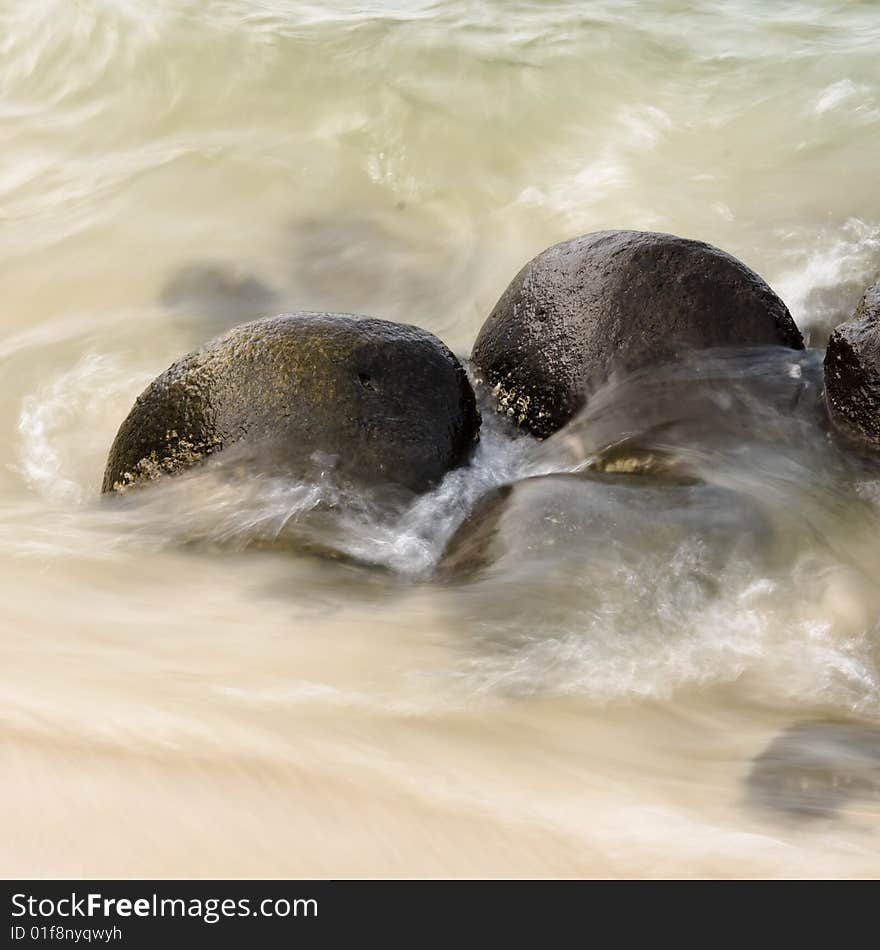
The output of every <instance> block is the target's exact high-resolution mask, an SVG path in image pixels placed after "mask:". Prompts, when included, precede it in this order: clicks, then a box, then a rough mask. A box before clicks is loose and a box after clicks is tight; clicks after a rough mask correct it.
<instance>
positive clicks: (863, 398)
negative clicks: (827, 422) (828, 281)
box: [825, 281, 880, 449]
mask: <svg viewBox="0 0 880 950" xmlns="http://www.w3.org/2000/svg"><path fill="white" fill-rule="evenodd" d="M825 398H826V402H827V404H828V410H829V413H830V415H831V418H832V420H833V421H834V423H835V424H836V425H837V427H838V428H839V429H841V430H842V431H843V432H844V433H846V434H847V435H849V436H851V437H853V438H855V439H857V440H858V441H860V442H863V443H865V444H866V445H867V446H869V447H870V448H874V449H880V281H878V282H877V283H876V284H874V285H872V286H871V287H869V288H868V290H867V291H866V292H865V295H864V297H863V298H862V301H861V303H860V304H859V306H858V307H857V308H856V311H855V313H854V314H853V317H852V319H851V320H850V321H849V322H847V323H844V324H841V325H840V326H839V327H837V329H836V330H834V332H833V333H832V334H831V338H830V339H829V341H828V349H827V350H826V351H825Z"/></svg>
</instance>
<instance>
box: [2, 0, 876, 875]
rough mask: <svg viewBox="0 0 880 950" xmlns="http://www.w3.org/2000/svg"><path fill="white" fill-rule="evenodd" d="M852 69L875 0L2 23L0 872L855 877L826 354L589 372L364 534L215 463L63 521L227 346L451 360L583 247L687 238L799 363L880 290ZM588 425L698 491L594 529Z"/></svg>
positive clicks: (864, 730) (861, 495) (869, 765)
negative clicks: (519, 279) (296, 329)
mask: <svg viewBox="0 0 880 950" xmlns="http://www.w3.org/2000/svg"><path fill="white" fill-rule="evenodd" d="M878 44H880V9H878V6H877V4H876V3H875V2H873V0H866V2H860V3H856V2H849V3H848V2H820V0H803V2H787V3H784V4H773V5H767V4H763V3H757V2H755V0H730V2H725V3H721V4H719V3H716V2H712V3H709V2H696V3H694V2H690V3H681V2H677V0H642V2H638V3H636V2H622V0H614V2H612V0H607V2H597V3H591V4H589V5H585V4H582V3H575V2H555V3H551V2H536V0H532V2H522V3H520V2H517V3H507V2H505V3H501V2H491V3H469V2H463V0H438V2H432V3H428V2H420V0H410V2H404V0H399V2H375V3H369V4H365V3H358V4H355V3H341V2H335V3H329V4H317V3H314V4H312V3H306V2H302V0H223V2H216V3H212V4H203V3H198V2H196V0H153V2H149V3H148V2H146V0H81V2H79V3H76V4H71V3H69V2H62V0H30V2H28V3H26V4H23V3H17V2H13V0H0V146H2V148H0V155H2V158H0V275H2V287H3V306H2V308H0V361H2V372H0V386H2V395H3V398H2V401H0V425H2V428H3V434H4V440H3V441H4V444H5V446H6V451H5V459H4V461H5V465H3V466H2V467H0V558H2V564H0V578H2V584H3V602H4V605H5V610H4V612H3V615H2V618H0V695H2V702H0V737H2V744H3V763H4V783H3V790H2V792H0V812H2V814H3V815H4V818H3V824H4V827H3V834H2V835H0V872H2V873H3V874H5V875H16V876H18V875H52V876H61V875H84V874H92V875H101V876H128V875H138V876H176V877H179V876H191V875H214V876H224V875H229V876H245V875H256V876H272V875H287V874H290V875H304V876H308V875H318V876H325V875H326V876H331V875H332V876H336V877H342V876H348V875H370V876H387V875H392V876H399V875H407V876H409V875H425V874H440V875H483V874H492V875H503V876H521V875H649V876H654V875H720V876H744V875H792V876H801V875H808V876H815V875H834V876H836V875H841V876H847V875H871V876H876V875H877V873H878V870H880V837H878V832H880V800H878V789H880V778H878V757H877V754H876V751H875V750H876V742H875V739H874V738H873V737H875V736H876V733H875V732H874V730H876V729H880V629H878V617H880V554H878V550H880V549H878V545H877V537H878V532H880V524H878V520H880V509H878V506H880V466H878V465H877V464H876V463H874V462H872V461H871V460H866V459H863V458H860V457H858V456H857V455H855V454H853V453H852V452H851V451H849V450H848V449H847V448H846V447H845V446H842V445H840V444H839V443H838V442H837V441H836V440H835V439H834V438H833V437H831V436H830V434H829V433H828V431H827V428H826V424H825V420H824V415H823V412H822V404H821V385H820V366H821V351H816V350H813V351H808V352H807V353H805V354H802V355H798V354H795V355H792V354H790V353H782V352H777V351H775V350H768V351H765V352H763V353H755V352H753V351H742V352H732V353H723V354H709V355H703V356H701V357H695V358H694V359H693V360H691V361H688V362H686V363H683V364H680V365H677V366H671V367H664V368H662V369H659V370H657V371H656V372H651V373H643V374H637V375H635V376H633V377H630V378H628V379H613V380H611V381H609V383H608V385H607V386H606V387H605V388H604V389H603V390H602V391H601V392H600V393H599V394H597V396H596V398H595V399H594V400H593V401H592V402H591V404H590V405H589V406H588V407H587V409H586V410H585V412H584V413H583V414H582V416H581V417H580V418H578V419H576V420H575V421H574V422H573V423H572V424H571V426H570V427H569V428H568V429H566V430H565V431H564V432H562V433H559V434H558V435H557V436H555V437H553V438H551V439H549V440H547V441H546V442H544V443H541V444H538V443H535V442H533V441H532V440H531V439H529V438H526V437H521V438H514V437H512V434H511V433H510V432H508V431H507V430H506V429H505V427H504V425H503V424H501V423H500V422H497V421H495V420H492V418H491V417H490V416H489V415H488V414H486V425H485V426H484V433H483V439H482V443H481V446H480V448H479V450H478V453H477V455H476V457H475V459H474V462H473V464H472V465H471V466H470V467H469V468H467V469H465V470H461V471H458V472H455V473H453V474H452V475H450V476H449V478H448V479H447V480H446V481H445V482H444V483H443V485H441V486H440V487H439V488H438V489H437V490H436V491H435V492H433V493H432V494H430V495H428V496H426V497H424V498H422V499H420V500H419V501H417V502H415V503H413V504H412V505H409V506H405V507H403V508H396V509H394V510H391V511H389V510H378V509H377V508H376V507H375V506H374V505H373V503H372V501H371V500H370V499H368V498H365V497H352V496H351V495H350V494H348V495H342V496H340V494H339V491H338V489H336V488H334V487H333V486H332V485H305V484H297V483H292V482H289V481H284V480H281V479H274V480H273V479H259V480H249V481H247V482H245V483H242V482H241V481H240V480H238V481H237V480H235V479H230V478H229V477H227V476H228V473H227V472H226V471H225V470H224V467H223V466H222V465H218V466H215V467H213V468H209V469H206V470H204V471H201V472H195V473H192V474H191V475H188V476H186V477H183V478H181V479H179V480H178V481H175V482H168V483H166V484H164V485H159V486H157V487H156V488H155V489H153V490H151V491H148V492H144V493H143V494H142V495H141V496H140V497H129V498H127V499H124V500H123V503H122V504H116V505H113V504H111V505H107V504H101V503H99V498H98V492H99V488H100V483H101V477H102V473H103V466H104V461H105V458H106V452H107V449H108V447H109V445H110V442H111V441H112V438H113V435H114V433H115V431H116V428H117V426H118V425H119V423H120V422H121V420H122V419H123V417H124V416H125V414H126V413H127V411H128V409H129V407H130V406H131V403H132V402H133V400H134V398H135V396H136V395H137V394H138V393H139V392H140V391H141V390H142V389H143V387H144V385H145V384H146V383H147V382H148V381H149V380H150V379H151V378H153V377H154V376H155V375H156V374H157V373H158V372H160V371H161V370H163V369H164V368H165V367H166V366H167V365H168V364H169V363H170V362H172V361H173V360H174V359H176V358H177V357H178V356H179V355H181V354H182V353H184V352H186V351H187V350H189V349H191V348H192V347H193V346H195V345H197V344H198V343H200V342H201V341H203V340H205V339H207V338H208V337H210V336H212V335H214V334H215V333H217V332H219V331H221V330H222V329H224V328H225V327H228V326H230V325H232V324H235V323H237V322H240V321H242V320H244V319H250V318H252V317H255V316H257V315H259V314H262V313H269V312H275V311H280V310H284V309H291V310H292V309H316V310H317V309H328V310H351V311H356V312H366V313H371V314H374V315H377V316H384V317H388V318H391V319H399V320H405V321H408V322H412V323H416V324H418V325H420V326H424V327H426V328H428V329H430V330H432V331H434V332H435V333H437V334H438V335H440V336H441V337H443V338H444V339H445V340H446V341H447V342H448V343H449V344H450V346H452V347H453V349H455V350H456V351H457V352H459V353H460V354H462V355H467V353H468V352H469V350H470V346H471V344H472V342H473V339H474V337H475V335H476V332H477V330H478V328H479V326H480V324H481V322H482V320H483V319H484V318H485V316H486V314H487V313H488V312H489V310H490V309H491V307H492V305H493V303H494V301H495V300H496V299H497V297H498V295H499V294H500V292H501V291H502V290H503V288H504V286H505V285H506V283H507V282H508V280H509V279H510V278H511V277H512V276H513V274H514V273H515V272H516V270H517V269H518V268H519V267H520V266H521V264H522V263H523V262H524V261H525V260H527V259H528V258H529V257H530V256H532V255H533V254H535V253H537V252H538V251H540V250H541V249H542V248H543V247H545V246H546V245H548V244H550V243H552V242H554V241H557V240H562V239H564V238H567V237H570V236H573V235H575V234H578V233H581V232H585V231H590V230H596V229H600V228H611V227H629V228H654V229H662V230H668V231H672V232H674V233H678V234H682V235H686V236H689V237H695V238H700V239H703V240H708V241H711V242H713V243H715V244H718V245H720V246H722V247H724V248H725V249H727V250H729V251H730V252H732V253H733V254H735V255H737V256H738V257H740V258H742V259H743V260H744V261H745V262H746V263H748V264H750V265H751V266H753V267H755V268H756V269H757V270H758V271H759V272H760V273H761V274H762V275H763V276H764V277H765V278H766V279H767V280H768V281H769V282H770V283H771V285H772V286H773V287H774V288H775V289H776V290H777V291H778V292H779V293H780V294H781V295H782V296H783V298H784V299H785V301H786V302H787V303H788V305H789V307H790V309H791V310H792V313H793V315H794V316H795V319H796V320H797V322H798V324H799V325H800V327H801V328H802V330H803V331H804V332H805V335H807V336H808V338H809V341H810V343H811V344H812V345H813V346H814V347H821V346H823V345H824V342H825V340H826V339H827V334H828V332H829V330H830V329H831V328H832V327H833V326H834V325H835V324H836V323H837V322H839V321H841V320H842V319H845V318H846V317H847V316H848V315H849V313H850V312H851V311H852V308H853V306H854V305H855V303H856V301H857V299H858V297H859V295H860V293H861V291H862V289H863V288H864V286H865V285H866V284H867V283H868V282H869V280H870V279H871V278H872V277H873V276H874V274H876V272H877V270H878V269H880V193H878V191H877V188H876V169H877V165H878V158H880V154H878V132H880V59H878V57H877V49H878ZM682 393H684V394H686V398H681V394H682ZM621 439H629V440H631V442H632V443H633V444H638V445H640V446H641V447H643V448H646V449H648V450H650V451H652V452H659V453H665V455H667V456H669V457H672V458H674V459H675V460H676V464H680V465H682V466H683V467H684V468H685V469H687V471H688V473H689V474H690V475H692V476H694V477H697V478H699V479H700V480H701V481H702V482H704V483H705V484H706V485H708V486H709V489H707V491H709V490H710V489H711V491H710V494H709V495H708V496H706V497H712V498H714V497H718V498H719V502H718V505H717V506H716V507H713V506H712V505H704V506H703V507H700V505H699V504H698V505H696V508H694V507H693V506H691V507H688V506H689V504H690V503H689V502H688V503H685V502H683V501H682V498H684V497H685V495H683V494H682V490H679V491H678V492H677V493H673V495H674V497H675V498H676V499H677V500H676V501H675V502H674V503H673V502H670V498H671V497H673V496H671V495H670V494H669V492H668V491H665V490H664V489H663V487H662V486H658V485H657V484H656V482H655V481H652V480H651V479H650V478H645V479H644V480H643V481H641V482H638V483H637V484H638V485H639V486H640V487H641V488H643V492H642V493H641V494H639V495H638V497H637V499H636V500H634V501H626V502H622V501H620V500H619V498H620V497H626V498H627V499H630V498H632V497H633V496H632V494H631V489H630V488H629V482H626V487H625V488H624V489H621V488H619V483H620V480H621V479H624V478H627V477H628V478H632V479H640V478H642V477H643V476H640V475H631V476H624V475H617V476H614V475H608V474H602V473H598V474H597V473H595V472H594V471H593V469H595V467H596V465H597V460H599V459H600V457H601V453H602V450H604V449H606V448H607V447H608V446H609V445H614V444H615V443H618V442H619V441H620V440H621ZM566 474H567V475H568V478H569V481H565V480H563V481H562V482H560V481H559V478H561V477H562V476H563V475H566ZM549 475H553V476H554V478H555V479H556V480H555V481H554V479H553V478H550V479H549V480H545V481H544V482H540V481H537V479H539V478H540V477H541V476H549ZM526 477H534V478H536V481H534V482H530V483H529V488H528V489H527V492H530V493H531V494H527V493H526V490H523V494H522V495H521V496H520V497H521V499H523V500H521V501H520V502H519V504H520V506H521V507H520V508H518V509H513V515H508V517H507V520H503V521H502V522H501V524H500V528H499V531H498V533H497V534H496V536H495V540H494V542H493V544H495V545H496V547H495V548H494V549H493V557H492V558H491V559H490V563H488V564H487V565H485V566H484V567H483V568H482V569H481V570H480V571H479V572H477V573H475V574H473V573H472V574H468V575H467V576H464V577H462V576H455V575H454V574H453V575H452V576H450V575H449V574H443V573H442V572H441V576H437V574H436V568H437V565H438V559H439V558H440V555H441V552H442V549H443V547H444V544H445V543H446V541H447V540H448V539H449V538H450V537H451V536H452V535H453V533H454V532H455V531H456V530H457V529H458V527H459V525H460V524H461V522H462V521H463V520H464V519H465V518H466V517H467V516H468V515H469V513H470V512H471V511H472V510H473V509H474V507H475V506H477V507H478V506H479V505H480V504H481V502H480V499H481V498H483V497H484V496H486V494H487V493H490V492H492V491H493V490H494V489H496V487H497V486H499V485H504V484H507V483H510V482H511V481H514V480H517V479H523V478H526ZM578 479H580V480H578ZM591 479H592V481H591ZM603 479H605V480H604V481H603ZM596 484H598V485H599V486H600V488H596ZM548 485H549V486H550V487H549V488H547V486H548ZM560 485H563V486H567V487H565V488H564V489H562V488H560ZM545 489H546V490H545ZM600 489H601V490H600ZM606 489H607V490H606ZM621 491H624V492H630V494H626V495H625V496H620V494H619V493H620V492H621ZM560 492H561V494H560ZM566 492H570V493H571V494H570V496H569V494H566ZM712 492H714V493H715V494H711V493H712ZM700 497H704V496H700ZM721 499H734V501H731V502H730V509H729V511H726V512H725V505H726V504H727V503H726V502H724V501H722V500H721ZM328 500H332V501H335V502H336V503H337V508H336V509H335V510H336V514H331V515H330V516H328V515H327V514H326V511H325V508H324V506H325V505H326V502H327V501H328ZM340 502H341V503H342V504H341V506H340ZM740 510H742V512H743V514H742V518H741V527H742V530H741V531H738V532H736V533H735V537H734V541H735V542H736V543H731V532H730V530H729V522H730V521H731V518H730V517H728V518H727V520H726V521H725V520H724V518H721V515H723V514H725V513H726V514H727V515H729V514H730V512H731V511H732V512H739V511H740ZM683 511H687V516H686V517H685V516H684V515H683V514H682V512H683ZM517 512H519V513H520V514H519V515H517ZM719 520H720V521H721V522H723V524H722V527H723V526H724V524H726V525H728V527H727V528H724V530H722V531H720V533H719V532H717V531H715V528H714V527H713V526H715V527H717V524H718V522H719ZM736 520H737V521H739V515H738V514H737V517H736ZM695 526H696V527H695ZM661 529H662V530H661ZM285 539H287V540H288V542H290V541H291V539H292V542H295V543H287V544H282V542H284V541H285ZM303 541H304V542H306V548H314V547H315V546H318V547H329V548H331V549H332V550H334V551H335V552H336V553H338V554H339V555H341V557H339V558H338V559H336V560H328V559H326V558H320V557H317V556H315V555H314V554H313V553H309V550H302V548H301V545H302V542H303ZM798 724H801V725H798ZM811 724H818V725H815V726H813V725H811ZM792 727H794V728H795V731H794V732H791V729H792ZM829 730H830V733H829ZM829 734H831V735H832V736H833V741H830V740H829V738H828V736H829ZM779 736H781V737H782V738H781V739H777V737H779ZM786 736H789V737H790V736H794V739H793V740H791V741H789V740H787V739H786V738H785V737H786ZM866 737H867V738H866ZM774 742H775V744H774ZM792 750H794V751H792ZM866 750H867V751H866ZM768 763H769V765H768ZM780 763H781V765H780ZM826 775H830V778H829V779H828V781H827V782H825V781H824V779H822V778H821V776H826ZM780 776H781V777H780ZM817 776H818V777H817ZM817 783H818V784H817ZM823 783H824V784H823ZM817 789H818V790H817ZM805 801H806V805H805V804H804V802H805Z"/></svg>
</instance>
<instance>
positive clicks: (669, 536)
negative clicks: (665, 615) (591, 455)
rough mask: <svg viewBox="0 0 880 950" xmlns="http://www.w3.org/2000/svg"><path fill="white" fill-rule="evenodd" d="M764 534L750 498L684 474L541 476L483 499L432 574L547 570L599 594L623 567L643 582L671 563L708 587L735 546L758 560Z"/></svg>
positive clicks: (766, 533) (765, 529)
mask: <svg viewBox="0 0 880 950" xmlns="http://www.w3.org/2000/svg"><path fill="white" fill-rule="evenodd" d="M770 533H771V532H770V528H769V524H768V522H767V521H766V519H765V518H764V516H763V514H762V513H760V512H759V511H758V510H757V509H756V508H755V507H754V506H752V505H751V504H750V503H749V501H748V499H747V498H745V497H743V496H741V495H739V494H738V493H737V492H734V491H731V490H729V489H725V488H721V487H719V486H715V485H710V484H707V483H705V482H700V481H698V480H697V479H695V478H693V477H692V476H691V475H689V474H687V473H675V474H671V476H670V477H666V476H665V475H654V474H648V473H647V470H642V473H641V474H616V473H615V474H609V473H599V472H586V473H582V474H576V475H567V474H562V475H542V476H536V477H533V478H527V479H524V480H523V481H520V482H517V483H516V484H514V485H505V486H502V487H500V488H497V489H495V490H494V491H491V492H489V493H488V494H487V495H485V496H484V497H483V498H482V499H481V501H480V502H478V504H477V506H476V508H475V510H474V512H473V513H472V514H471V515H470V516H469V517H468V518H467V519H466V520H465V521H464V522H463V523H462V525H461V526H460V527H459V528H458V530H457V531H456V532H455V533H454V534H453V536H452V538H451V539H450V541H449V543H448V544H447V547H446V550H445V552H444V554H443V557H442V558H441V561H440V563H439V565H438V572H439V575H440V576H441V577H445V578H447V579H457V578H462V577H465V578H467V577H470V576H472V575H474V574H476V573H479V572H480V571H482V570H483V569H485V568H489V567H491V568H492V570H493V571H497V572H501V571H504V572H506V573H507V574H508V575H516V574H517V573H519V574H521V575H522V576H528V577H529V578H533V577H534V576H535V574H536V572H538V571H540V570H541V569H542V568H546V569H549V570H550V571H551V572H554V573H556V574H557V575H558V576H559V577H560V578H561V579H562V580H561V583H562V584H563V585H564V583H565V581H564V576H565V575H566V574H567V573H568V572H569V570H571V571H572V572H573V573H574V575H576V576H578V577H580V578H584V577H590V578H594V579H595V586H596V588H597V590H600V591H601V590H602V588H603V586H604V584H605V582H606V581H607V580H608V578H612V577H614V576H618V577H619V576H620V575H621V571H623V572H626V571H627V570H630V569H632V570H638V571H640V572H642V573H643V575H644V576H645V577H647V576H648V575H649V574H650V573H651V571H652V570H654V569H655V568H656V569H659V570H661V571H662V570H667V569H668V568H669V566H670V565H671V564H673V563H675V564H678V565H680V566H681V572H680V573H681V574H682V575H684V574H686V575H687V576H688V578H689V579H690V580H695V581H696V582H697V583H699V584H701V585H704V586H705V587H707V588H713V587H714V585H715V583H716V580H715V578H716V577H717V575H718V573H719V572H720V570H721V569H722V568H723V566H724V564H725V563H726V562H727V561H728V560H729V558H730V557H732V556H733V555H734V554H735V553H736V551H737V550H738V549H740V548H742V549H743V550H745V551H746V552H748V557H749V558H750V559H751V560H754V558H755V557H756V556H757V553H756V552H757V550H758V548H760V547H765V546H766V541H767V539H768V537H769V536H770ZM612 583H613V581H612ZM655 586H656V587H657V588H658V589H660V588H662V586H663V585H662V583H658V584H656V585H655Z"/></svg>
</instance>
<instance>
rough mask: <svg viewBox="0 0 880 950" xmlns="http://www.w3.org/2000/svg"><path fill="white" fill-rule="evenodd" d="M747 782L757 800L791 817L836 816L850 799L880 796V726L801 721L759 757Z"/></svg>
mask: <svg viewBox="0 0 880 950" xmlns="http://www.w3.org/2000/svg"><path fill="white" fill-rule="evenodd" d="M747 781H748V789H749V798H750V801H751V802H752V803H753V804H756V805H759V806H761V807H763V808H769V809H772V810H774V811H778V812H783V813H785V814H788V815H790V816H793V817H801V818H821V817H826V818H827V817H833V816H834V815H835V814H836V813H837V812H838V811H839V810H840V809H841V808H842V807H844V806H845V805H846V804H847V803H848V802H850V801H851V800H854V799H866V798H867V799H877V800H880V729H877V728H876V727H871V726H868V725H863V724H861V723H847V722H834V721H822V720H820V721H816V722H800V723H797V724H796V725H793V726H790V727H789V728H788V729H786V730H785V731H784V732H782V733H781V734H780V735H778V736H777V737H776V738H775V739H774V740H773V741H772V742H771V743H770V745H769V746H768V747H767V749H766V750H765V751H764V752H763V753H761V755H760V756H758V758H757V759H755V762H754V764H753V766H752V770H751V772H750V774H749V777H748V780H747Z"/></svg>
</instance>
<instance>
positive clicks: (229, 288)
mask: <svg viewBox="0 0 880 950" xmlns="http://www.w3.org/2000/svg"><path fill="white" fill-rule="evenodd" d="M159 300H160V302H161V303H162V305H163V306H165V307H167V308H168V309H169V310H171V311H174V312H175V313H177V314H180V315H182V317H183V318H184V319H185V320H188V321H192V322H194V323H196V324H198V325H199V326H201V327H203V328H204V327H208V328H210V331H211V332H214V333H220V332H222V331H223V330H225V329H227V328H229V327H232V326H235V325H236V324H238V323H244V322H245V321H247V320H255V319H257V318H258V317H260V316H263V315H265V314H269V313H272V312H273V311H275V310H276V309H278V294H277V293H276V292H275V290H274V289H273V288H272V287H271V286H269V284H267V283H266V282H265V281H263V280H261V279H260V278H259V277H257V276H255V275H254V274H251V273H248V272H247V271H245V270H242V269H241V268H238V267H234V266H231V265H227V264H222V263H218V262H213V261H197V262H193V263H190V264H186V265H185V266H183V267H181V268H180V269H179V270H178V271H176V272H175V273H174V274H172V275H171V277H170V278H169V279H168V282H167V283H166V284H165V286H164V287H163V288H162V291H161V293H160V295H159Z"/></svg>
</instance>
